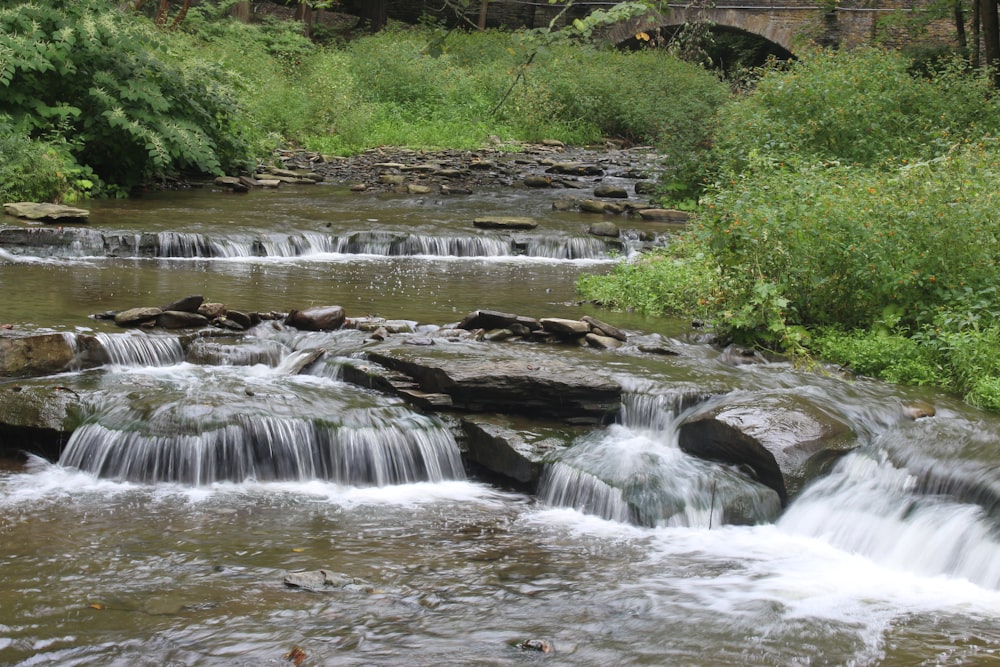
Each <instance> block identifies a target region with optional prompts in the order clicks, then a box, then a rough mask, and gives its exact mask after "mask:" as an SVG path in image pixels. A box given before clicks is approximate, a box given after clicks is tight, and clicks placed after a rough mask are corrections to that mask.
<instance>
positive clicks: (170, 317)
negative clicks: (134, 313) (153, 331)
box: [156, 310, 208, 329]
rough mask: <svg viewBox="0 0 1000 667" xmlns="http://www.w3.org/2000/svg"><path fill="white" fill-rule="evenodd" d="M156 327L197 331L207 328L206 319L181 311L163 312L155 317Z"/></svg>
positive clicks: (202, 316)
mask: <svg viewBox="0 0 1000 667" xmlns="http://www.w3.org/2000/svg"><path fill="white" fill-rule="evenodd" d="M156 326H158V327H163V328H164V329H197V328H200V327H204V326H208V318H207V317H205V316H204V315H199V314H198V313H189V312H186V311H183V310H164V311H163V312H162V313H160V314H159V315H157V316H156Z"/></svg>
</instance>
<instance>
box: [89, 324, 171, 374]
mask: <svg viewBox="0 0 1000 667" xmlns="http://www.w3.org/2000/svg"><path fill="white" fill-rule="evenodd" d="M95 338H97V340H98V342H99V343H100V344H101V347H103V348H104V351H105V352H107V354H108V358H109V359H110V360H111V363H113V364H118V365H121V366H169V365H171V364H176V363H180V362H181V361H183V360H184V357H185V353H184V347H183V346H182V345H181V341H180V338H178V337H177V336H170V335H163V336H160V335H152V334H147V333H144V332H138V331H135V332H129V333H120V334H116V333H103V332H101V333H98V334H96V335H95Z"/></svg>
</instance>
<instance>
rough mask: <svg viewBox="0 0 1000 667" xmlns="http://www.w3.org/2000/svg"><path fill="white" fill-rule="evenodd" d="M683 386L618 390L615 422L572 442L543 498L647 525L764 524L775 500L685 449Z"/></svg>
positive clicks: (775, 509)
mask: <svg viewBox="0 0 1000 667" xmlns="http://www.w3.org/2000/svg"><path fill="white" fill-rule="evenodd" d="M691 400H692V397H691V395H690V394H688V393H684V392H681V393H675V394H671V393H667V394H659V395H657V394H647V393H638V392H628V393H626V394H625V395H624V396H623V408H622V413H621V415H622V416H621V423H619V424H614V425H612V426H610V427H608V428H607V429H605V430H603V431H597V432H594V433H591V434H588V435H587V436H584V437H582V438H579V439H577V441H576V442H575V443H574V444H573V446H572V447H570V448H569V449H568V450H566V451H565V452H564V453H563V454H562V455H561V456H560V457H559V459H558V462H557V463H555V464H550V465H549V466H548V468H547V470H546V475H545V477H544V478H543V480H542V481H541V484H540V491H539V493H540V495H541V497H542V498H543V499H544V500H545V501H546V502H548V503H550V504H553V505H560V506H569V507H576V508H577V509H580V510H581V511H584V512H589V513H593V514H597V515H598V516H602V517H604V518H608V519H614V520H618V521H621V520H627V521H628V522H630V523H636V524H639V525H646V526H698V527H712V526H719V525H722V524H728V523H735V524H754V523H766V522H769V521H771V520H773V519H774V518H776V517H777V516H778V514H779V513H780V511H781V502H780V499H779V498H778V495H777V494H776V493H775V492H774V491H773V490H771V489H769V488H767V487H765V486H763V485H762V484H759V483H758V482H756V481H755V480H753V479H752V478H751V477H750V476H748V475H746V474H744V473H743V472H742V471H739V470H736V469H734V468H732V467H729V466H723V465H720V464H714V463H710V462H707V461H702V460H700V459H696V458H694V457H691V456H689V455H688V454H685V453H684V452H683V451H681V449H680V447H679V446H678V444H677V425H678V423H679V419H678V415H679V414H680V413H681V412H682V408H683V407H684V406H686V405H687V403H688V402H690V401H691Z"/></svg>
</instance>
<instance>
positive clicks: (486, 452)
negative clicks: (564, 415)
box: [461, 416, 574, 486]
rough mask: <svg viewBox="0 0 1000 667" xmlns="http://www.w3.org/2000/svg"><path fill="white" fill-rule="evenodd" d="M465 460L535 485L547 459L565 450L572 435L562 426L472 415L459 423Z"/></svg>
mask: <svg viewBox="0 0 1000 667" xmlns="http://www.w3.org/2000/svg"><path fill="white" fill-rule="evenodd" d="M461 426H462V434H463V436H464V442H465V445H466V449H467V452H468V453H467V456H468V458H469V459H470V460H471V461H473V462H475V463H477V464H479V465H481V466H482V467H484V468H486V469H487V470H489V471H490V472H493V473H496V474H497V475H501V476H503V477H506V478H508V479H511V480H513V481H515V482H519V483H521V484H527V485H530V486H535V485H536V484H537V483H538V480H539V479H540V478H541V475H542V471H543V470H544V467H545V460H546V457H549V456H551V454H552V453H553V452H556V451H559V450H561V449H565V448H566V447H568V446H569V445H570V444H571V443H572V438H573V437H574V434H572V433H570V434H567V432H566V429H565V427H560V428H558V429H555V428H552V427H551V425H548V424H544V423H539V422H534V421H530V420H525V419H511V418H508V417H502V416H475V417H466V418H463V419H462V420H461Z"/></svg>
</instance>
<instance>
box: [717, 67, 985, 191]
mask: <svg viewBox="0 0 1000 667" xmlns="http://www.w3.org/2000/svg"><path fill="white" fill-rule="evenodd" d="M910 66H911V62H910V60H909V59H907V58H906V57H904V56H903V55H902V54H899V53H894V52H882V51H877V50H874V49H854V50H851V51H847V52H832V51H817V52H814V53H810V54H805V55H804V56H803V57H802V58H801V59H800V60H798V61H796V62H795V63H793V64H791V65H789V66H787V67H784V66H781V67H778V66H776V67H773V68H771V69H770V70H769V71H768V72H767V74H766V75H765V76H764V77H763V78H762V79H760V81H759V82H758V84H757V88H756V90H755V91H754V92H753V94H751V95H749V96H746V97H744V98H741V99H739V100H738V101H736V102H734V103H733V104H731V105H730V106H729V107H727V108H726V109H725V110H724V111H723V114H722V116H723V118H722V128H721V129H720V131H719V133H718V135H717V138H716V148H717V155H718V160H719V162H720V164H721V165H722V168H723V170H724V172H726V173H729V174H739V173H743V172H745V171H747V170H751V171H755V170H758V169H760V168H761V167H765V166H775V165H779V164H783V165H785V166H786V167H787V166H794V165H797V164H800V163H805V164H815V163H818V162H840V163H843V164H852V165H866V166H880V165H886V164H887V165H888V166H889V167H890V168H893V167H894V166H895V165H898V164H899V163H900V160H901V159H904V158H905V159H908V160H910V161H919V160H927V159H932V158H934V157H937V156H938V155H941V154H942V153H944V152H945V151H947V150H948V149H949V148H950V147H951V146H952V145H954V144H955V143H956V142H958V141H960V140H961V139H962V138H963V137H965V138H974V139H978V137H980V136H982V135H983V134H986V133H996V132H997V131H998V130H1000V113H998V109H997V103H996V102H995V101H992V100H991V99H990V96H989V94H988V93H989V82H988V80H987V79H986V78H985V77H982V76H979V77H973V76H970V75H969V74H968V73H966V72H965V63H964V61H961V60H948V61H945V62H944V64H943V65H939V66H938V67H937V69H935V71H934V73H933V75H932V76H914V75H912V74H911V73H910Z"/></svg>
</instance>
